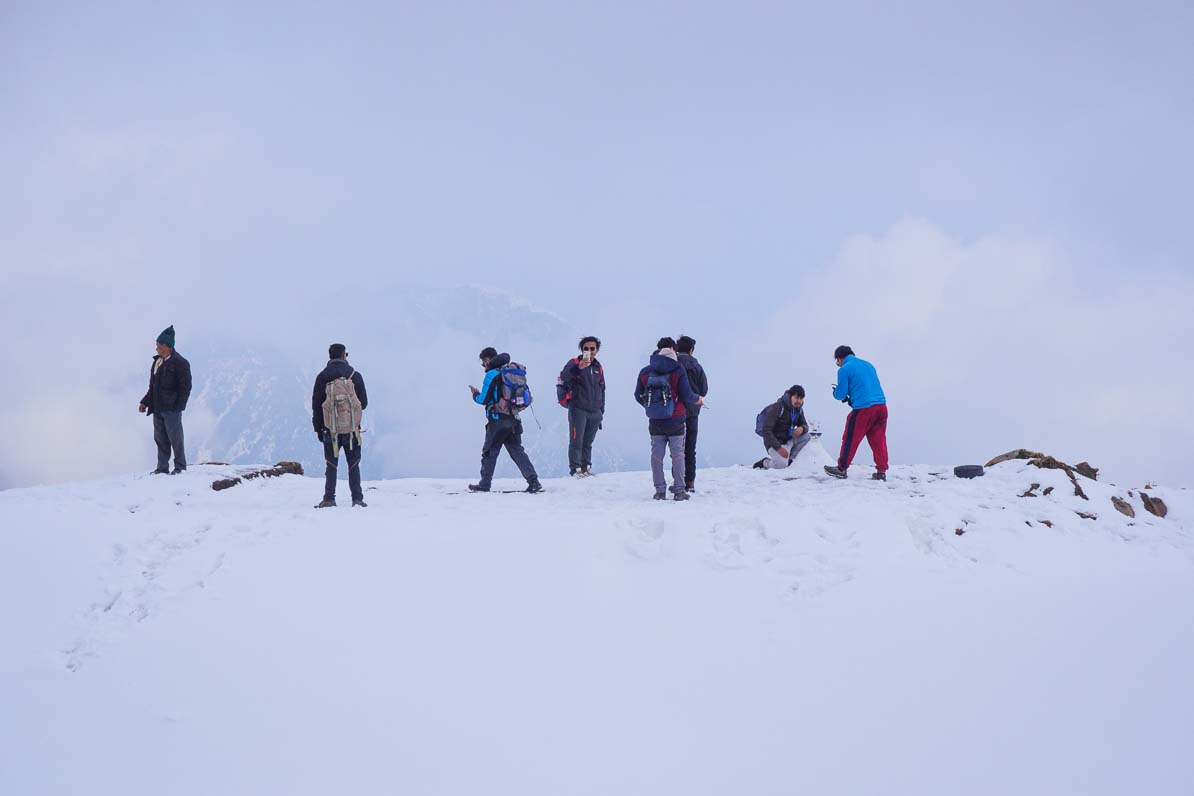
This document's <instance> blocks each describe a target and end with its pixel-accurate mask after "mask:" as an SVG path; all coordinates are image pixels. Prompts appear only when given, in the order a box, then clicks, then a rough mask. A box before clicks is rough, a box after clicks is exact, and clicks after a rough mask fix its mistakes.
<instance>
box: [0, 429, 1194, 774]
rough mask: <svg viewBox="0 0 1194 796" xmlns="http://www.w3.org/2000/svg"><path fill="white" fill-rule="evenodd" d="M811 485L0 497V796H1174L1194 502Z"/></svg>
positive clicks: (901, 482) (606, 480)
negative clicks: (338, 501)
mask: <svg viewBox="0 0 1194 796" xmlns="http://www.w3.org/2000/svg"><path fill="white" fill-rule="evenodd" d="M829 461H830V457H829V456H828V455H827V454H826V453H825V451H824V450H823V449H822V448H821V447H820V445H819V444H817V443H814V444H813V445H810V447H809V448H808V449H806V451H805V453H804V454H802V456H801V459H800V460H799V461H798V462H797V464H796V465H794V466H793V467H792V468H790V469H789V470H788V471H786V472H772V471H757V470H751V469H749V468H742V467H737V468H727V469H719V470H702V471H701V472H700V474H699V477H698V492H697V493H696V494H695V495H694V498H693V500H691V501H688V502H687V503H672V502H670V501H669V502H667V503H660V502H655V501H652V500H651V494H652V492H653V488H652V486H651V479H650V476H649V474H647V473H617V474H602V475H599V476H597V477H595V478H591V479H586V480H581V481H575V480H569V479H561V480H547V481H545V482H544V483H545V486H546V487H547V492H545V493H543V494H540V495H524V494H512V495H499V494H478V495H473V494H462V492H464V489H465V484H466V483H467V482H466V481H459V480H431V479H403V480H393V481H376V482H366V499H367V500H368V502H369V504H370V505H369V508H367V509H354V508H350V507H349V506H348V505H347V503H348V501H347V500H343V501H342V505H341V506H340V507H338V508H335V509H326V510H319V511H317V510H315V509H313V508H312V506H313V504H314V503H315V502H317V501H318V500H319V497H320V495H321V491H322V479H320V478H310V477H302V476H296V475H281V476H279V477H274V478H258V479H254V480H247V481H244V482H242V483H240V484H237V485H236V486H235V487H234V488H229V489H226V490H222V491H214V490H213V489H212V488H211V485H212V483H213V481H216V480H219V479H225V478H231V477H235V476H236V475H237V474H239V473H240V472H241V471H242V470H243V469H244V468H242V467H230V466H200V467H194V468H192V470H191V471H189V472H187V473H185V474H183V475H179V476H176V477H171V476H149V475H136V476H129V477H124V478H113V479H108V480H102V481H94V482H87V483H73V484H63V485H57V486H49V487H38V488H30V489H16V490H10V491H7V492H4V493H0V527H2V529H3V530H2V531H0V600H2V602H0V605H3V606H5V607H4V608H3V609H2V611H0V639H3V641H4V648H5V654H4V655H0V704H3V705H4V706H5V709H4V710H3V711H0V792H3V793H75V792H127V793H167V792H168V793H172V794H174V793H186V794H189V793H196V794H199V793H288V794H293V793H330V792H343V793H348V792H355V793H366V792H379V791H381V792H408V793H430V792H437V793H487V794H492V793H499V794H504V793H510V794H515V793H517V794H520V795H521V794H528V793H551V794H564V793H584V794H589V793H592V794H598V793H619V794H638V793H642V794H648V793H649V794H661V793H684V794H686V795H687V794H694V793H697V794H704V793H709V794H713V793H751V794H770V793H775V794H779V793H792V792H797V791H800V792H817V793H849V792H917V793H956V792H962V791H960V790H958V789H959V788H961V787H962V786H963V785H965V786H966V787H965V792H967V793H968V794H976V793H1078V792H1081V793H1084V794H1092V793H1095V794H1097V793H1128V792H1153V793H1169V792H1180V791H1181V790H1182V788H1183V787H1184V785H1185V784H1186V783H1188V782H1189V781H1191V778H1192V777H1194V763H1191V761H1190V758H1189V755H1188V754H1185V752H1186V751H1188V748H1189V746H1190V744H1191V742H1194V737H1192V736H1191V732H1192V731H1191V726H1190V724H1189V721H1188V717H1189V716H1190V715H1192V714H1194V689H1190V688H1189V685H1188V663H1189V660H1191V659H1192V657H1194V623H1191V621H1190V618H1189V606H1190V605H1191V604H1194V602H1192V600H1194V577H1192V576H1194V523H1191V519H1190V518H1191V517H1192V516H1194V513H1192V512H1194V495H1192V494H1191V492H1190V491H1189V490H1183V489H1167V488H1164V487H1156V488H1154V489H1151V490H1148V493H1149V494H1150V495H1151V496H1153V497H1157V498H1160V499H1161V500H1163V501H1164V503H1165V504H1166V505H1167V507H1168V516H1166V517H1165V518H1164V519H1162V518H1159V517H1156V516H1154V515H1152V514H1150V513H1148V512H1147V511H1145V510H1144V505H1143V499H1142V498H1141V497H1140V493H1139V491H1138V490H1136V489H1131V490H1128V489H1126V488H1121V487H1117V486H1114V485H1111V484H1106V483H1102V482H1098V481H1090V480H1088V479H1085V478H1082V479H1081V485H1082V489H1083V491H1084V492H1085V494H1086V495H1087V498H1088V499H1085V500H1084V499H1083V498H1081V497H1079V496H1077V495H1076V494H1075V493H1074V488H1073V483H1072V482H1071V480H1070V477H1069V475H1068V474H1067V472H1066V471H1064V470H1059V469H1041V468H1038V467H1036V466H1034V465H1032V464H1031V463H1030V462H1029V461H1026V460H1012V461H1006V462H1003V463H1000V464H998V465H995V466H993V467H992V468H990V469H989V470H988V471H987V474H986V476H984V477H983V478H978V479H974V480H962V479H956V478H954V477H953V476H952V472H951V470H950V468H948V467H931V466H897V467H894V468H893V469H892V470H891V472H890V475H889V481H887V482H886V483H882V482H874V481H870V480H869V479H868V478H867V477H866V476H867V475H869V472H868V471H867V470H865V469H863V468H855V469H854V470H852V471H851V478H850V479H849V480H847V481H836V480H833V479H830V478H828V477H827V476H824V475H823V474H822V473H820V469H821V466H822V465H823V464H825V463H827V462H829ZM508 485H509V486H510V487H516V486H518V485H519V483H518V482H515V481H509V482H508ZM345 486H346V484H345V483H344V482H341V487H342V489H343V488H344V487H345ZM500 486H501V483H500V481H499V482H498V483H495V487H500ZM342 497H344V495H342ZM1113 498H1114V499H1118V500H1120V501H1123V502H1124V503H1126V504H1128V505H1130V506H1132V507H1133V508H1134V509H1135V517H1129V516H1127V515H1126V514H1124V513H1121V510H1117V509H1116V507H1115V506H1114V504H1113ZM1083 515H1093V516H1095V517H1097V519H1087V518H1085V517H1084V516H1083ZM930 749H931V750H933V753H932V757H933V760H934V761H935V762H934V763H933V765H931V766H926V765H925V764H924V761H925V755H926V753H927V752H926V750H930ZM129 750H136V754H135V757H136V762H135V763H133V762H131V760H130V757H129ZM595 750H600V756H601V759H602V762H601V765H600V766H596V767H594V765H593V763H592V759H591V756H592V755H593V754H595V753H596V752H595ZM461 760H468V761H470V762H469V765H465V766H462V765H460V761H461ZM980 771H981V772H983V773H982V776H981V777H980V780H981V782H980V781H977V780H975V779H974V777H975V776H976V775H975V773H974V772H980ZM383 785H384V787H383ZM118 786H120V787H118ZM804 789H812V790H811V791H807V790H804Z"/></svg>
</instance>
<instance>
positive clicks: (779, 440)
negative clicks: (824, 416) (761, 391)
mask: <svg viewBox="0 0 1194 796" xmlns="http://www.w3.org/2000/svg"><path fill="white" fill-rule="evenodd" d="M755 431H756V432H757V433H758V434H759V435H760V436H762V437H763V447H764V448H766V449H767V455H766V456H764V457H763V458H762V459H759V460H758V461H757V462H755V463H754V468H755V469H756V470H782V469H784V468H785V467H791V466H792V462H794V461H795V460H796V456H797V454H799V453H800V451H802V450H804V446H805V445H807V444H808V441H809V439H811V437H810V436H809V433H808V420H806V419H805V418H804V388H803V387H801V386H800V385H799V384H793V385H792V386H791V387H789V388H788V389H787V390H786V391H785V392H784V394H783V395H781V396H780V397H779V400H778V401H776V402H775V403H773V404H771V405H770V406H768V407H767V408H766V409H764V410H763V411H762V412H760V413H759V418H758V420H757V421H756V428H755Z"/></svg>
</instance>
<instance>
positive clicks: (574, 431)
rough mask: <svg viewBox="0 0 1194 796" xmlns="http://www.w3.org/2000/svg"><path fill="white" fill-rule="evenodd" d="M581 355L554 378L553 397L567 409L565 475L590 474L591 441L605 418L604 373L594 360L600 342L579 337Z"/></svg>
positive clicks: (593, 338)
mask: <svg viewBox="0 0 1194 796" xmlns="http://www.w3.org/2000/svg"><path fill="white" fill-rule="evenodd" d="M577 347H578V348H579V349H580V356H578V357H575V358H574V359H570V360H568V363H567V364H566V365H564V369H563V370H562V371H560V376H559V378H558V379H556V398H557V399H558V400H559V402H560V406H564V407H567V408H568V474H569V475H573V476H576V477H578V478H584V477H587V476H589V475H592V472H591V468H592V466H593V440H594V439H596V438H597V431H598V430H599V429H600V428H601V421H602V419H603V418H604V417H605V370H604V369H603V368H602V367H601V363H600V362H598V361H597V352H598V351H600V350H601V341H600V340H598V339H597V338H596V337H593V336H591V335H590V336H588V337H582V338H581V340H580V343H578V344H577Z"/></svg>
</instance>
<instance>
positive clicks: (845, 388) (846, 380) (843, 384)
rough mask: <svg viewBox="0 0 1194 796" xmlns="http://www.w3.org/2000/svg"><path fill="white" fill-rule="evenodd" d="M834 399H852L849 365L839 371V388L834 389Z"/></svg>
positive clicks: (843, 366)
mask: <svg viewBox="0 0 1194 796" xmlns="http://www.w3.org/2000/svg"><path fill="white" fill-rule="evenodd" d="M833 397H834V398H836V399H838V400H839V401H848V400H849V399H850V366H849V364H848V363H847V364H845V365H842V366H841V367H840V368H838V369H837V387H834V388H833Z"/></svg>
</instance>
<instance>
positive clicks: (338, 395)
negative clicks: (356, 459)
mask: <svg viewBox="0 0 1194 796" xmlns="http://www.w3.org/2000/svg"><path fill="white" fill-rule="evenodd" d="M355 373H356V371H355V370H354V371H353V372H352V373H349V374H348V376H346V377H345V376H342V377H340V378H338V379H333V380H332V381H329V382H328V386H327V388H326V393H325V396H326V397H325V398H324V399H323V426H324V428H326V429H327V430H328V431H330V432H331V434H332V455H333V456H339V455H340V435H341V434H349V435H351V436H350V437H349V440H348V447H349V449H351V448H352V446H353V444H354V443H355V444H356V445H360V444H361V401H360V399H359V398H357V388H356V385H355V384H353V382H352V377H353V374H355Z"/></svg>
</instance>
